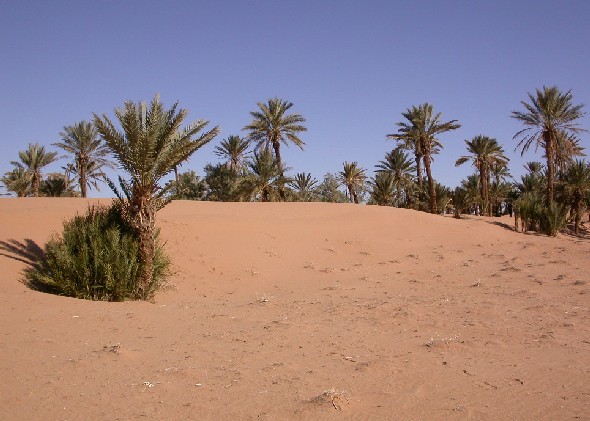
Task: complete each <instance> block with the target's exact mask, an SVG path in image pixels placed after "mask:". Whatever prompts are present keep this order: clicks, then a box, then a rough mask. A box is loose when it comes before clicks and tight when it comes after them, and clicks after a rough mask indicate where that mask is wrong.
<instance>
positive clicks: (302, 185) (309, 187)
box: [289, 172, 318, 202]
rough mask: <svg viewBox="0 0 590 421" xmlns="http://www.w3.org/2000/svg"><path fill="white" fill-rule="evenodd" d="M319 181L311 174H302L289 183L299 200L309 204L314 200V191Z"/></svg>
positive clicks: (298, 174) (296, 175)
mask: <svg viewBox="0 0 590 421" xmlns="http://www.w3.org/2000/svg"><path fill="white" fill-rule="evenodd" d="M317 184H318V180H316V179H315V178H313V177H312V176H311V174H310V173H304V172H300V173H297V174H295V177H293V179H292V180H291V181H290V182H289V186H290V187H291V188H292V189H294V190H295V193H296V194H297V196H298V197H299V200H301V201H303V202H308V201H310V200H311V199H312V196H313V190H314V188H315V187H316V186H317Z"/></svg>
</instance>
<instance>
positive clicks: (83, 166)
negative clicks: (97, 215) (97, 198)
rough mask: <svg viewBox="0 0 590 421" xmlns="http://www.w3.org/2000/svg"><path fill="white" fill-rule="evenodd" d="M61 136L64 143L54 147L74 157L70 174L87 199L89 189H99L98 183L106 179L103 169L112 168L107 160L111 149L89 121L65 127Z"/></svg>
mask: <svg viewBox="0 0 590 421" xmlns="http://www.w3.org/2000/svg"><path fill="white" fill-rule="evenodd" d="M60 136H61V137H62V141H61V142H58V143H54V144H53V145H54V146H57V147H59V148H61V149H63V150H64V151H66V152H67V153H69V154H71V155H73V158H74V161H73V163H72V164H71V165H70V166H68V172H70V173H72V174H74V175H75V176H77V178H78V185H79V186H80V193H81V195H82V197H86V196H87V192H88V187H94V188H96V189H98V184H97V181H98V180H102V179H104V177H105V174H104V173H103V172H102V168H103V167H104V166H107V167H112V164H111V163H110V161H109V160H108V159H107V156H108V155H109V149H108V148H107V147H106V145H104V144H103V143H102V141H101V139H100V137H99V135H98V130H97V129H96V127H95V126H94V125H93V124H92V123H90V122H88V121H81V122H79V123H76V124H74V125H72V126H66V127H64V129H63V132H61V133H60Z"/></svg>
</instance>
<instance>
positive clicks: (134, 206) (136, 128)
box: [94, 95, 219, 298]
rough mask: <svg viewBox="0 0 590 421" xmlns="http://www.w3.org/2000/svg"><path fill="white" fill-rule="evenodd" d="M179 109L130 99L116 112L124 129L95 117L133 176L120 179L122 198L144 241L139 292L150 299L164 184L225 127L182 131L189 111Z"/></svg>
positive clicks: (191, 126) (203, 123)
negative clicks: (156, 224) (171, 174)
mask: <svg viewBox="0 0 590 421" xmlns="http://www.w3.org/2000/svg"><path fill="white" fill-rule="evenodd" d="M177 107H178V104H177V103H176V104H174V105H173V106H172V108H170V109H169V110H166V109H165V108H164V106H163V104H162V103H161V102H160V98H159V96H157V95H156V97H155V98H154V99H153V100H152V102H151V104H150V105H149V106H147V105H146V104H145V103H143V102H139V103H137V104H136V103H134V102H132V101H127V102H126V103H125V105H124V107H123V108H117V109H115V115H116V117H117V119H118V120H119V123H120V124H121V127H122V131H119V130H118V129H117V128H116V127H115V125H114V124H113V123H112V122H111V120H110V119H109V118H108V117H107V116H106V115H105V114H103V115H102V117H101V116H98V115H96V114H94V124H95V125H96V128H97V130H98V132H99V133H100V135H101V136H102V138H103V140H104V141H105V142H106V145H107V146H108V148H109V149H110V150H111V151H112V153H113V155H114V156H115V157H116V158H117V160H118V161H119V164H120V165H121V167H122V169H123V170H125V171H126V172H127V173H128V174H129V176H130V177H131V179H130V180H129V181H123V180H122V179H120V181H121V186H122V188H123V192H124V194H125V198H124V197H123V196H121V194H118V196H119V198H120V199H121V200H122V201H123V202H124V203H125V204H126V207H125V208H126V210H127V212H128V219H129V223H130V225H131V226H132V227H133V229H134V230H135V232H136V235H137V239H138V241H139V255H140V261H141V262H140V263H141V264H142V270H141V275H140V279H139V291H140V295H143V296H144V298H147V296H146V294H147V293H148V292H149V291H150V286H151V285H152V281H153V261H154V256H155V251H156V244H155V233H156V231H155V222H156V212H157V210H158V209H160V208H161V207H163V206H164V205H165V204H166V203H167V202H166V201H165V200H164V199H163V195H164V194H165V191H164V190H163V189H162V188H161V187H160V184H159V183H160V180H161V179H162V178H163V177H164V176H166V175H167V174H169V173H170V172H172V171H173V170H174V168H175V167H176V166H178V165H180V164H181V163H182V162H184V161H186V160H188V158H189V157H190V156H191V155H192V154H193V153H194V152H195V151H196V150H197V149H199V148H200V147H202V146H203V145H205V144H206V143H208V142H210V141H211V140H212V139H213V138H214V137H215V136H216V135H217V134H218V133H219V127H214V128H213V129H211V130H209V131H205V132H203V133H200V132H202V131H203V130H204V129H205V127H206V126H207V124H208V121H205V120H198V121H196V122H194V123H192V124H189V125H188V126H186V127H185V128H184V129H182V130H180V126H181V124H182V122H183V121H184V119H185V117H186V115H187V113H188V111H187V110H185V109H179V110H177ZM111 187H113V188H114V185H113V183H111ZM115 190H116V189H115ZM125 199H126V200H125Z"/></svg>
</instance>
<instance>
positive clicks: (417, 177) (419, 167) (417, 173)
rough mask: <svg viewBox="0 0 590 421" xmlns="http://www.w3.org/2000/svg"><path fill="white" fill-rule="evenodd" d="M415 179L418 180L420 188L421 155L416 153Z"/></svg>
mask: <svg viewBox="0 0 590 421" xmlns="http://www.w3.org/2000/svg"><path fill="white" fill-rule="evenodd" d="M416 179H417V180H418V187H420V190H422V156H420V155H418V154H416Z"/></svg>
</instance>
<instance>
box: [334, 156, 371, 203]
mask: <svg viewBox="0 0 590 421" xmlns="http://www.w3.org/2000/svg"><path fill="white" fill-rule="evenodd" d="M338 179H339V181H340V183H341V184H343V185H344V186H346V189H347V190H348V198H349V200H350V202H351V203H358V202H359V199H358V193H359V190H362V189H363V188H364V186H365V180H366V179H367V176H366V175H365V170H364V169H362V168H359V166H358V163H356V162H345V163H344V168H343V171H340V172H339V173H338Z"/></svg>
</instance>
